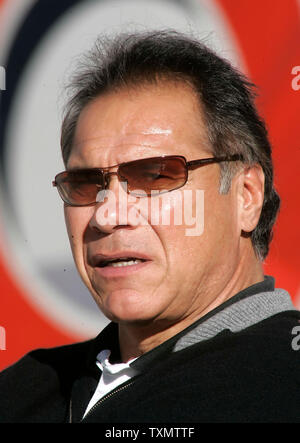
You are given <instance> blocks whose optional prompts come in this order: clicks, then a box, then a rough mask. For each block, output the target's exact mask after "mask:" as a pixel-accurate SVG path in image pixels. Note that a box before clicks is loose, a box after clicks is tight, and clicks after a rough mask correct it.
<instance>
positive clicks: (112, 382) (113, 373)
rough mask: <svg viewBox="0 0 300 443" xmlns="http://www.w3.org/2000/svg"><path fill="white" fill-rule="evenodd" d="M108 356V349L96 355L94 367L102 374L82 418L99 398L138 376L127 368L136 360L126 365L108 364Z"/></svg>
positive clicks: (133, 370) (134, 371) (132, 369)
mask: <svg viewBox="0 0 300 443" xmlns="http://www.w3.org/2000/svg"><path fill="white" fill-rule="evenodd" d="M110 354H111V352H110V351H109V350H108V349H105V350H104V351H101V352H99V354H98V355H97V361H96V365H97V366H98V368H99V369H100V370H101V371H102V374H101V377H100V380H99V383H98V386H97V388H96V390H95V392H94V395H93V397H92V398H91V400H90V402H89V404H88V406H87V408H86V411H85V413H84V416H83V417H85V415H86V414H87V413H88V412H89V410H90V409H91V408H92V407H93V406H94V405H95V404H96V403H97V401H99V400H100V398H102V397H104V395H106V394H107V393H108V392H110V391H112V390H113V389H115V388H116V387H117V386H119V385H121V384H122V383H125V382H126V381H127V380H130V379H131V378H132V377H134V376H135V375H137V374H138V371H137V370H136V369H134V368H131V367H130V366H129V365H130V363H132V362H133V361H134V360H136V358H133V359H131V360H129V361H128V362H127V363H116V364H111V363H110V362H109V356H110Z"/></svg>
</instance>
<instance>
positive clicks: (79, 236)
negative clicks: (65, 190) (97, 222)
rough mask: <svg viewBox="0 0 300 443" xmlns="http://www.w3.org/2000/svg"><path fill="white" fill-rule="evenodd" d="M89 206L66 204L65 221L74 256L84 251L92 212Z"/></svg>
mask: <svg viewBox="0 0 300 443" xmlns="http://www.w3.org/2000/svg"><path fill="white" fill-rule="evenodd" d="M86 209H87V208H76V207H71V206H65V208H64V214H65V222H66V228H67V232H68V236H69V241H70V245H71V248H72V252H73V255H74V258H76V256H77V255H78V253H80V254H82V251H83V238H84V233H85V230H86V228H87V226H88V224H89V220H90V214H89V211H87V210H86Z"/></svg>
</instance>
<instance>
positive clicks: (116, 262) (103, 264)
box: [96, 257, 147, 268]
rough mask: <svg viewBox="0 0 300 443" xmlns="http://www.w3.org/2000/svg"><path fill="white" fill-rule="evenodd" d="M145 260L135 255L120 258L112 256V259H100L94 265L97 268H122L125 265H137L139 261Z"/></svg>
mask: <svg viewBox="0 0 300 443" xmlns="http://www.w3.org/2000/svg"><path fill="white" fill-rule="evenodd" d="M146 261H147V260H145V259H141V258H137V257H120V258H114V259H107V260H100V261H99V263H98V264H97V265H96V267H99V268H107V267H112V268H122V267H125V266H134V265H138V264H140V263H144V262H146Z"/></svg>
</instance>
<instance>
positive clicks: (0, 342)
mask: <svg viewBox="0 0 300 443" xmlns="http://www.w3.org/2000/svg"><path fill="white" fill-rule="evenodd" d="M0 351H6V331H5V328H4V327H3V326H0Z"/></svg>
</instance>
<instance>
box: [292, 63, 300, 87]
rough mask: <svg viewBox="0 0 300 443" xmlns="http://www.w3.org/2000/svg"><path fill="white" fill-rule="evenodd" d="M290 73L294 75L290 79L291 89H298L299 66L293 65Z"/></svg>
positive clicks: (299, 82) (299, 84) (299, 83)
mask: <svg viewBox="0 0 300 443" xmlns="http://www.w3.org/2000/svg"><path fill="white" fill-rule="evenodd" d="M291 74H292V75H293V76H294V78H293V80H292V89H293V90H294V91H299V89H300V66H294V67H293V69H292V72H291Z"/></svg>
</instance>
